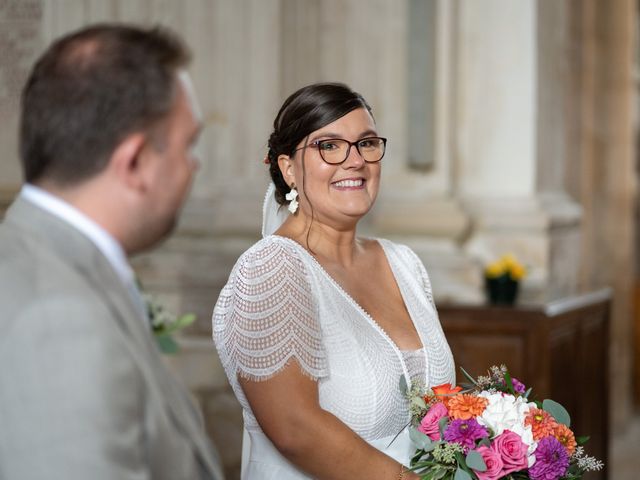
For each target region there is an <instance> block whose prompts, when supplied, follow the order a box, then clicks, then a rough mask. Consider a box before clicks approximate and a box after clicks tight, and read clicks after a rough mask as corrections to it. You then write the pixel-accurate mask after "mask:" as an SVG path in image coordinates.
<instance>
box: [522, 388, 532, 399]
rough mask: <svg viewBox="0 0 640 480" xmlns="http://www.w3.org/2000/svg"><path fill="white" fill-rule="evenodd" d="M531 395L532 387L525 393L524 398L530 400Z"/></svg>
mask: <svg viewBox="0 0 640 480" xmlns="http://www.w3.org/2000/svg"><path fill="white" fill-rule="evenodd" d="M529 395H531V387H529V390H527V391H526V392H524V398H529Z"/></svg>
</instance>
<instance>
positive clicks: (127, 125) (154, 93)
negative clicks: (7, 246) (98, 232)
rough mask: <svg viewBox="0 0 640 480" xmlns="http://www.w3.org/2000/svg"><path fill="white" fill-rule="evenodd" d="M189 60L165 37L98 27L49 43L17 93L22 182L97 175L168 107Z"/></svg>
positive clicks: (69, 181)
mask: <svg viewBox="0 0 640 480" xmlns="http://www.w3.org/2000/svg"><path fill="white" fill-rule="evenodd" d="M189 60H190V54H189V51H188V50H187V48H186V46H185V45H184V44H183V43H182V42H181V40H180V39H179V38H178V37H177V36H176V35H175V34H173V33H172V32H170V31H168V30H166V29H164V28H159V27H155V28H152V29H143V28H139V27H134V26H127V25H114V24H101V25H94V26H90V27H87V28H84V29H81V30H79V31H76V32H73V33H70V34H69V35H66V36H64V37H62V38H60V39H59V40H57V41H55V42H54V43H53V44H52V45H51V46H50V47H49V48H48V49H47V51H46V52H45V53H44V54H43V55H42V56H41V57H40V59H39V60H38V62H37V63H36V64H35V66H34V68H33V71H32V72H31V74H30V76H29V78H28V80H27V83H26V85H25V87H24V90H23V92H22V117H21V122H20V158H21V161H22V167H23V171H24V176H25V180H26V181H27V182H29V183H33V182H37V181H39V180H42V179H47V180H51V181H52V182H54V183H56V184H57V185H59V186H68V185H74V184H78V183H80V182H82V181H84V180H86V179H88V178H91V177H93V176H94V175H96V174H97V173H99V172H101V171H102V170H103V169H104V168H105V166H106V165H107V162H108V160H109V157H110V155H111V153H112V152H113V150H114V149H115V147H116V146H117V145H118V144H119V143H120V142H121V141H122V140H123V139H124V138H125V137H126V136H127V135H129V134H131V133H134V132H137V131H144V132H148V131H150V130H151V129H152V128H153V127H154V126H156V125H157V124H158V122H159V121H161V120H162V119H163V118H164V117H166V115H167V114H168V112H169V111H170V110H171V107H172V105H173V100H174V96H175V91H176V76H175V74H176V71H177V70H178V69H180V68H182V67H185V66H186V65H187V64H188V62H189Z"/></svg>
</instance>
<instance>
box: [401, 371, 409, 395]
mask: <svg viewBox="0 0 640 480" xmlns="http://www.w3.org/2000/svg"><path fill="white" fill-rule="evenodd" d="M399 383H400V391H401V392H402V394H403V395H407V393H409V385H407V379H406V378H404V375H400V382H399Z"/></svg>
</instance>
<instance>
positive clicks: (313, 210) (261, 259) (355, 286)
mask: <svg viewBox="0 0 640 480" xmlns="http://www.w3.org/2000/svg"><path fill="white" fill-rule="evenodd" d="M386 143H387V139H386V138H384V137H381V136H379V133H378V131H377V128H376V124H375V120H374V118H373V114H372V110H371V108H370V107H369V105H368V104H367V103H366V101H365V100H364V98H362V96H361V95H359V94H358V93H356V92H353V91H352V90H351V89H349V88H348V87H347V86H346V85H342V84H332V83H325V84H315V85H310V86H308V87H304V88H302V89H300V90H298V91H297V92H295V93H294V94H293V95H291V96H290V97H289V98H288V99H287V100H286V101H285V102H284V104H283V106H282V108H281V109H280V112H279V113H278V115H277V117H276V119H275V121H274V131H273V133H272V134H271V137H270V139H269V152H268V154H267V159H266V162H267V163H268V164H269V171H270V174H271V179H272V181H273V184H272V186H271V187H270V189H269V191H268V193H267V197H266V199H265V206H264V213H265V219H266V220H269V221H268V222H267V223H268V225H267V226H266V227H265V226H263V233H264V235H265V238H263V239H262V240H261V241H260V242H258V243H257V244H256V245H254V246H253V247H251V248H250V249H249V250H248V251H247V252H245V253H244V254H243V255H242V256H241V257H240V259H239V260H238V262H237V263H236V266H235V267H234V269H233V271H232V272H231V275H230V278H229V281H228V283H227V285H226V286H225V287H224V289H223V290H222V293H221V294H220V298H219V299H218V302H217V304H216V307H215V309H214V313H213V330H214V332H213V335H214V341H215V344H216V347H217V349H218V352H219V354H220V358H221V360H222V362H223V364H224V367H225V371H226V373H227V376H228V377H229V381H230V383H231V385H232V387H233V390H234V392H235V394H236V396H237V397H238V400H239V401H240V403H241V404H242V407H243V409H244V418H245V430H246V433H247V435H245V439H246V443H245V445H244V451H243V472H242V478H243V479H265V478H267V479H269V478H278V479H285V480H287V479H290V480H295V479H304V478H372V479H378V478H379V479H390V480H391V479H401V478H404V479H410V478H413V479H415V478H418V477H417V475H415V474H414V473H412V472H409V471H407V470H406V469H405V466H406V465H408V464H409V461H410V454H411V452H412V448H411V443H410V440H409V436H408V432H407V431H406V430H403V429H404V427H405V426H406V425H407V423H408V421H409V406H408V404H407V400H406V399H405V398H404V396H403V395H402V394H401V392H400V389H399V388H398V385H399V382H400V379H401V378H404V380H405V381H406V382H407V384H411V383H412V382H419V383H421V384H423V385H425V386H431V385H440V384H443V383H446V382H450V383H452V382H453V381H454V370H453V358H452V356H451V352H450V350H449V346H448V344H447V342H446V340H445V338H444V334H443V333H442V328H441V327H440V323H439V321H438V317H437V313H436V311H435V307H434V304H433V300H432V296H431V286H430V283H429V279H428V276H427V273H426V271H425V269H424V266H423V265H422V263H421V262H420V260H419V259H418V258H417V256H416V255H415V254H414V253H413V252H412V251H411V250H410V249H409V248H407V247H406V246H403V245H397V244H394V243H392V242H389V241H387V240H383V239H372V238H360V237H357V236H356V227H357V224H358V222H359V220H360V219H361V218H362V217H363V216H364V215H366V214H367V212H368V211H369V210H370V209H371V207H372V206H373V204H374V202H375V200H376V197H377V194H378V189H379V184H380V174H381V165H382V160H383V157H384V153H385V147H386ZM285 206H288V210H287V209H286V208H284V207H285ZM288 212H292V213H288ZM273 219H279V220H277V221H274V220H273ZM401 431H402V433H401V434H400V435H399V436H398V438H396V439H395V440H394V437H395V436H396V434H398V432H401ZM327 459H331V461H330V462H328V461H327Z"/></svg>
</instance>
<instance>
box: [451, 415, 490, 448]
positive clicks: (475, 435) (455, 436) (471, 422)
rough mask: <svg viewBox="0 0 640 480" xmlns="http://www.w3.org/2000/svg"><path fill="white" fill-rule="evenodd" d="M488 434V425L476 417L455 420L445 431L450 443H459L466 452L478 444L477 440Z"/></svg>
mask: <svg viewBox="0 0 640 480" xmlns="http://www.w3.org/2000/svg"><path fill="white" fill-rule="evenodd" d="M488 436H489V432H487V429H486V427H484V426H482V425H480V424H479V423H478V422H477V421H476V419H475V418H470V419H468V420H462V419H456V420H453V421H452V422H451V423H450V424H449V426H448V427H447V429H446V430H445V431H444V439H445V440H446V441H447V442H450V443H459V444H460V445H462V448H463V449H464V451H465V452H467V451H469V449H472V448H474V447H475V446H476V440H480V439H481V438H484V437H488Z"/></svg>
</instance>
